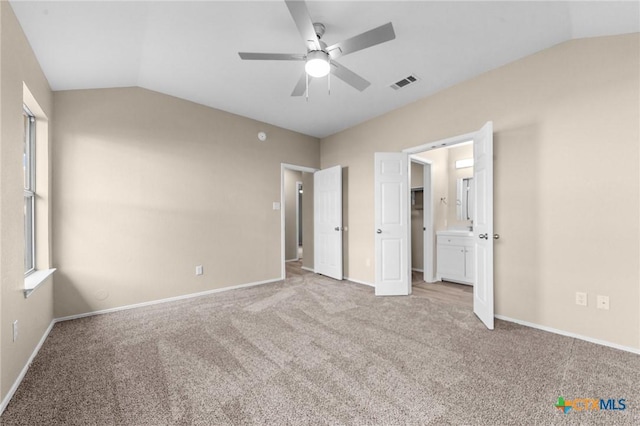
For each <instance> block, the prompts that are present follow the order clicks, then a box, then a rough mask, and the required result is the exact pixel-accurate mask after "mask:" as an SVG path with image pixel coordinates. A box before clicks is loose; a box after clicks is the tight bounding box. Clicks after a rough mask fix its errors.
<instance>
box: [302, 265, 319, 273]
mask: <svg viewBox="0 0 640 426" xmlns="http://www.w3.org/2000/svg"><path fill="white" fill-rule="evenodd" d="M301 269H304V270H305V271H309V272H313V273H314V274H315V273H316V271H315V269H311V268H307V267H306V266H302V267H301Z"/></svg>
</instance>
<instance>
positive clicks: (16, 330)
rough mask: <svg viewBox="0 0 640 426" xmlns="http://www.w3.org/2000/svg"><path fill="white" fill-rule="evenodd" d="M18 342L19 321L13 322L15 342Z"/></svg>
mask: <svg viewBox="0 0 640 426" xmlns="http://www.w3.org/2000/svg"><path fill="white" fill-rule="evenodd" d="M17 340H18V320H15V321H14V322H13V341H14V342H15V341H17Z"/></svg>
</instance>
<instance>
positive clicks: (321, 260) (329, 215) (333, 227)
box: [313, 166, 342, 280]
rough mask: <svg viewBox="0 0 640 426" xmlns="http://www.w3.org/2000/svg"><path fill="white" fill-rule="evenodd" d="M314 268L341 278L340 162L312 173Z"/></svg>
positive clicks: (329, 275)
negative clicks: (337, 164)
mask: <svg viewBox="0 0 640 426" xmlns="http://www.w3.org/2000/svg"><path fill="white" fill-rule="evenodd" d="M313 194H314V195H313V211H314V244H313V248H314V269H315V272H316V273H318V274H322V275H326V276H328V277H331V278H335V279H336V280H341V279H342V166H334V167H331V168H328V169H325V170H319V171H317V172H315V173H314V175H313Z"/></svg>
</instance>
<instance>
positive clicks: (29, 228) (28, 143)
mask: <svg viewBox="0 0 640 426" xmlns="http://www.w3.org/2000/svg"><path fill="white" fill-rule="evenodd" d="M22 111H23V113H22V114H23V117H26V118H27V121H26V123H25V124H26V125H25V126H24V133H25V134H24V135H23V138H24V141H23V143H24V153H23V160H22V161H23V171H24V180H23V186H24V188H23V191H24V237H25V242H24V243H25V245H24V267H25V268H24V269H25V271H24V275H25V277H26V276H28V275H29V274H31V273H33V272H34V271H35V270H36V244H35V242H36V229H35V228H36V226H35V219H36V214H35V210H36V202H35V199H36V117H35V115H34V114H33V113H32V112H31V110H29V108H28V107H27V106H26V105H23V106H22ZM23 120H24V118H23Z"/></svg>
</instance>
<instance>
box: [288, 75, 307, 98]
mask: <svg viewBox="0 0 640 426" xmlns="http://www.w3.org/2000/svg"><path fill="white" fill-rule="evenodd" d="M309 83H311V77H309ZM306 91H307V73H306V72H304V71H303V72H302V75H301V76H300V80H298V83H296V87H295V88H294V89H293V92H291V96H302V95H304V92H306Z"/></svg>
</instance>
